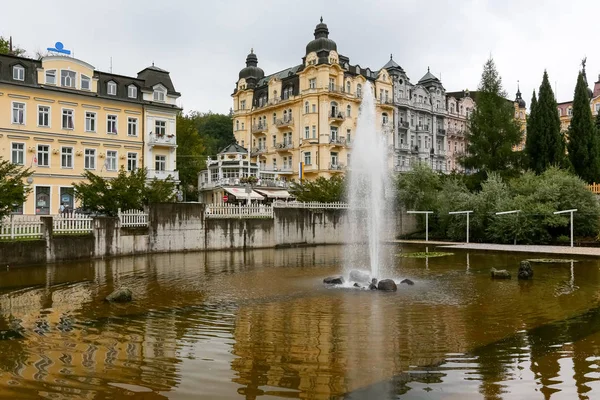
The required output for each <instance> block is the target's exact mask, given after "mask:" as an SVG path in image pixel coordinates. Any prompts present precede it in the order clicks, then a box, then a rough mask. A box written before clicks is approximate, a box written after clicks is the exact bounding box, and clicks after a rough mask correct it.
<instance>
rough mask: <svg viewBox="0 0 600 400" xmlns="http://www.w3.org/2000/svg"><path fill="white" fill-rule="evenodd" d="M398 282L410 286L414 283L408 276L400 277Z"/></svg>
mask: <svg viewBox="0 0 600 400" xmlns="http://www.w3.org/2000/svg"><path fill="white" fill-rule="evenodd" d="M400 283H401V284H402V283H406V284H407V285H411V286H412V285H414V284H415V283H414V282H413V281H411V280H410V279H408V278H407V279H402V280H401V281H400Z"/></svg>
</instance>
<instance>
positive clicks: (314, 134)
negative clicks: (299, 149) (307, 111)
mask: <svg viewBox="0 0 600 400" xmlns="http://www.w3.org/2000/svg"><path fill="white" fill-rule="evenodd" d="M312 138H313V139H316V138H317V126H316V125H313V126H312Z"/></svg>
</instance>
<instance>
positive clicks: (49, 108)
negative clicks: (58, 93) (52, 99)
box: [37, 104, 52, 128]
mask: <svg viewBox="0 0 600 400" xmlns="http://www.w3.org/2000/svg"><path fill="white" fill-rule="evenodd" d="M42 108H46V109H47V111H45V112H44V111H42V110H41V109H42ZM42 113H45V114H47V121H45V122H46V124H45V125H43V124H40V115H41V114H42ZM51 115H52V109H51V107H50V106H45V105H41V104H38V118H37V124H38V126H39V127H40V128H49V127H50V117H51Z"/></svg>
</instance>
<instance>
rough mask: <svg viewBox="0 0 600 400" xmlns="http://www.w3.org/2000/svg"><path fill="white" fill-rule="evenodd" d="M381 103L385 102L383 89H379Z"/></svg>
mask: <svg viewBox="0 0 600 400" xmlns="http://www.w3.org/2000/svg"><path fill="white" fill-rule="evenodd" d="M379 101H383V89H379Z"/></svg>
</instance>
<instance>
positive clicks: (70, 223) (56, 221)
mask: <svg viewBox="0 0 600 400" xmlns="http://www.w3.org/2000/svg"><path fill="white" fill-rule="evenodd" d="M92 221H93V218H92V217H90V216H87V215H85V214H75V213H64V214H59V215H54V216H52V225H53V228H52V231H53V233H55V234H59V235H60V234H63V235H64V234H85V233H91V232H92Z"/></svg>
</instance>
